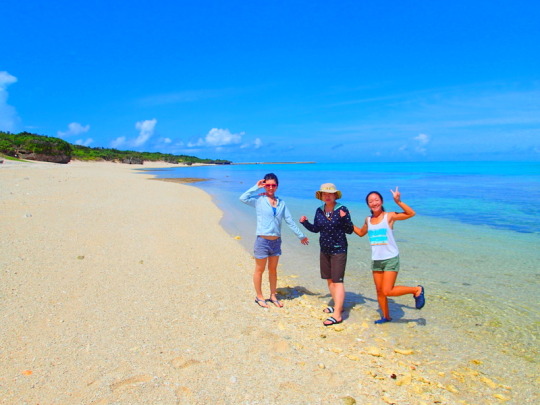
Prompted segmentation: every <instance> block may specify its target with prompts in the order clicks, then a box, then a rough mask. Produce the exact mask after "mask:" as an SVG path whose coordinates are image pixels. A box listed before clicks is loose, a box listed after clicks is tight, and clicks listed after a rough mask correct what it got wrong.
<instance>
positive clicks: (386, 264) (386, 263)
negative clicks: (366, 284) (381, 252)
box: [371, 256, 399, 273]
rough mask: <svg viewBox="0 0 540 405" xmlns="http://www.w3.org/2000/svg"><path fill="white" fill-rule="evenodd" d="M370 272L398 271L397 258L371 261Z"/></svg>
mask: <svg viewBox="0 0 540 405" xmlns="http://www.w3.org/2000/svg"><path fill="white" fill-rule="evenodd" d="M371 270H373V271H395V272H396V273H397V272H398V271H399V256H396V257H391V258H390V259H385V260H373V261H372V262H371Z"/></svg>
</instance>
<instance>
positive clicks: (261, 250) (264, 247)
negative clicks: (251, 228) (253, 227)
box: [253, 236, 281, 259]
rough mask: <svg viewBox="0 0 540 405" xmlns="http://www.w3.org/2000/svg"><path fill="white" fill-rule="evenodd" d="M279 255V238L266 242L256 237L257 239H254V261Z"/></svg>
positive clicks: (266, 240)
mask: <svg viewBox="0 0 540 405" xmlns="http://www.w3.org/2000/svg"><path fill="white" fill-rule="evenodd" d="M280 255H281V238H278V239H276V240H268V239H264V238H261V237H260V236H257V239H255V247H254V248H253V256H255V259H266V258H267V257H269V256H280Z"/></svg>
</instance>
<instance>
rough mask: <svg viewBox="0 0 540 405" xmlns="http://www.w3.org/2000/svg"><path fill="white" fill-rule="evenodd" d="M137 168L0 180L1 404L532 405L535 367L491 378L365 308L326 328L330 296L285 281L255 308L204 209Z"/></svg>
mask: <svg viewBox="0 0 540 405" xmlns="http://www.w3.org/2000/svg"><path fill="white" fill-rule="evenodd" d="M146 166H149V165H145V166H138V165H123V164H114V163H82V162H71V163H69V164H67V165H56V164H47V163H38V162H24V163H20V162H12V161H5V162H4V164H3V165H0V224H1V228H0V229H1V232H2V238H1V239H0V272H1V274H2V275H1V283H0V319H1V323H2V328H1V329H0V364H1V367H0V401H1V403H5V404H21V403H29V404H30V403H39V404H148V403H164V404H206V403H218V404H230V403H238V404H341V403H343V404H352V403H358V404H394V403H395V404H423V403H425V404H433V403H443V404H456V403H463V404H492V403H516V404H522V403H531V404H532V403H537V402H538V400H539V398H538V382H539V379H538V378H539V377H538V367H537V363H528V362H527V361H526V360H523V363H522V366H523V367H522V370H520V372H521V374H519V375H517V374H514V373H510V372H509V373H508V374H503V373H501V371H500V369H501V368H500V367H499V368H498V367H495V366H496V365H494V364H492V363H491V358H490V354H489V353H482V352H481V351H476V350H471V352H470V353H469V355H465V356H464V355H463V352H464V351H466V350H467V348H468V345H467V342H468V339H471V338H470V337H469V336H466V335H465V336H461V337H459V339H458V340H457V341H456V346H454V347H452V348H448V347H445V346H444V345H442V346H441V344H440V341H439V340H437V337H436V335H434V334H427V337H426V333H425V330H424V329H425V328H426V327H425V325H423V324H422V322H421V321H420V322H419V321H418V320H414V321H412V320H411V321H407V320H404V321H403V322H399V323H398V322H396V323H393V324H392V325H388V326H390V327H386V325H385V326H383V327H381V326H377V325H374V324H373V320H372V319H371V318H370V317H369V316H368V315H367V313H366V314H364V309H362V308H355V309H354V311H353V312H354V313H353V315H351V319H350V321H349V322H347V320H346V321H345V322H344V323H343V324H340V325H336V326H333V327H324V326H322V320H324V319H325V318H326V317H325V314H324V313H323V312H322V310H323V309H324V308H325V306H326V304H327V302H328V299H329V298H328V295H327V294H323V293H321V292H318V291H315V290H314V289H312V287H311V286H310V285H300V286H299V285H297V284H296V283H295V277H294V275H291V273H290V272H287V271H285V270H286V269H282V268H280V279H279V281H278V287H279V292H280V293H281V296H282V298H283V303H284V304H285V307H284V308H281V309H280V308H277V307H270V308H269V309H262V308H260V307H258V306H257V305H256V304H255V303H254V290H253V286H252V279H251V277H252V271H253V267H254V261H253V258H252V256H251V254H250V252H249V251H247V250H246V249H245V247H244V246H242V244H241V243H240V240H238V239H237V238H235V237H234V236H233V235H230V234H228V233H227V232H225V230H224V229H222V227H221V226H220V220H221V218H222V215H223V214H222V212H221V211H220V210H219V209H218V208H217V206H216V205H215V204H214V203H213V202H212V199H211V197H210V196H209V195H208V194H207V193H205V192H204V191H203V190H200V189H198V188H196V187H193V186H190V185H185V184H175V183H174V182H167V181H148V180H149V179H150V178H152V177H153V176H151V175H149V174H147V173H145V172H137V171H135V170H134V169H137V168H139V169H140V168H145V167H146ZM151 166H152V167H169V165H167V164H161V165H157V164H152V165H151ZM186 177H189V176H186ZM253 216H254V215H253ZM253 226H255V224H254V225H253ZM312 243H317V242H316V240H315V238H314V239H313V240H312ZM263 286H264V288H266V289H265V292H266V293H267V291H268V290H267V283H263ZM426 293H427V305H426V308H425V309H424V310H422V311H419V313H420V314H423V313H424V311H428V310H429V300H430V295H429V291H427V292H426ZM411 301H412V299H411ZM372 316H373V314H371V317H372ZM419 319H420V320H421V319H422V316H420V315H419ZM353 320H354V321H353ZM474 347H476V346H474ZM453 350H459V351H460V356H454V355H453V353H452V351H453ZM500 359H501V357H500V356H499V357H498V361H499V360H500ZM512 364H513V365H514V364H515V362H513V363H512Z"/></svg>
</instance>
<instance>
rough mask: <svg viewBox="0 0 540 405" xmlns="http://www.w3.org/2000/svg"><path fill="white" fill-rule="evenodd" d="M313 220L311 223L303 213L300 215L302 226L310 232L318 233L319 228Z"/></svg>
mask: <svg viewBox="0 0 540 405" xmlns="http://www.w3.org/2000/svg"><path fill="white" fill-rule="evenodd" d="M315 218H317V211H315ZM313 222H314V223H313V224H312V223H311V222H309V220H308V219H307V217H306V216H305V215H302V216H301V217H300V223H301V224H302V225H303V226H304V228H306V229H307V230H308V231H310V232H313V233H319V232H320V230H321V229H320V227H318V226H317V221H316V220H313Z"/></svg>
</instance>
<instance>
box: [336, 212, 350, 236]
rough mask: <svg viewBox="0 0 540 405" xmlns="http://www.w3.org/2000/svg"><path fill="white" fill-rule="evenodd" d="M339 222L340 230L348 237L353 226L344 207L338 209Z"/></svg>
mask: <svg viewBox="0 0 540 405" xmlns="http://www.w3.org/2000/svg"><path fill="white" fill-rule="evenodd" d="M339 220H340V222H341V229H343V232H345V233H348V234H349V235H350V234H351V233H353V231H354V225H353V223H352V220H351V214H350V212H349V210H348V209H347V208H346V207H342V208H340V209H339Z"/></svg>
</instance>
